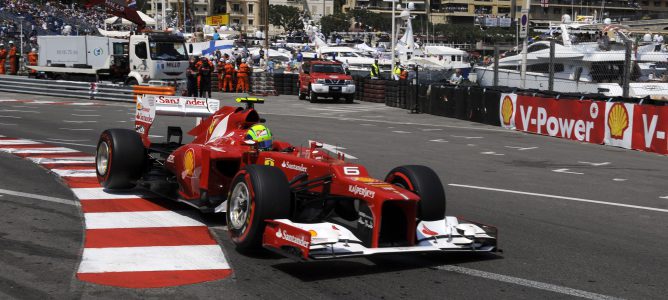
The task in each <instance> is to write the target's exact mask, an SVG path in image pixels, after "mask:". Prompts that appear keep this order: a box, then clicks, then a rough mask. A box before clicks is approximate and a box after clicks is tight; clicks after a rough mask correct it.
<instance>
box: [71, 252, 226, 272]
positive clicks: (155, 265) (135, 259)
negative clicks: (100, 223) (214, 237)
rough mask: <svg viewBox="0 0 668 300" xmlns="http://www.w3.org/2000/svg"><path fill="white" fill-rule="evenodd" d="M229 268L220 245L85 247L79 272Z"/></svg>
mask: <svg viewBox="0 0 668 300" xmlns="http://www.w3.org/2000/svg"><path fill="white" fill-rule="evenodd" d="M229 268H230V266H229V264H228V263H227V260H226V259H225V256H224V255H223V252H222V251H220V246H218V245H194V246H160V247H119V248H84V252H83V255H82V259H81V265H80V266H79V273H106V272H141V271H178V270H211V269H229Z"/></svg>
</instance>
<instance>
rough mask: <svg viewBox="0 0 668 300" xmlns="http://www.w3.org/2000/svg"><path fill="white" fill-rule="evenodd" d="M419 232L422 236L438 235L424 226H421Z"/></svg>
mask: <svg viewBox="0 0 668 300" xmlns="http://www.w3.org/2000/svg"><path fill="white" fill-rule="evenodd" d="M420 231H422V233H423V234H424V235H438V232H436V231H433V230H431V229H429V228H427V226H424V224H422V230H420Z"/></svg>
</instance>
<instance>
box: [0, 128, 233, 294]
mask: <svg viewBox="0 0 668 300" xmlns="http://www.w3.org/2000/svg"><path fill="white" fill-rule="evenodd" d="M0 151H2V152H8V153H11V154H14V155H16V156H19V157H23V158H26V159H29V160H30V161H32V162H34V163H36V164H39V165H41V166H42V167H44V168H46V169H49V170H51V171H52V172H53V173H55V174H57V175H58V176H60V177H61V179H62V180H63V181H64V182H65V183H66V184H67V185H68V186H69V187H70V188H71V189H72V192H73V193H74V195H75V196H76V197H77V198H79V202H80V204H81V210H82V212H83V215H84V221H85V231H86V232H85V242H84V250H83V254H82V258H81V264H80V265H79V270H78V271H77V277H78V278H79V279H80V280H83V281H88V282H92V283H97V284H103V285H111V286H119V287H128V288H157V287H168V286H177V285H185V284H193V283H199V282H205V281H211V280H217V279H222V278H225V277H228V276H230V275H231V274H232V269H231V268H230V266H229V264H228V263H227V260H226V258H225V255H224V254H223V251H222V249H221V247H220V246H219V245H218V242H216V240H215V239H214V238H213V237H212V236H211V234H210V233H209V229H208V227H207V226H206V225H205V224H203V223H202V222H200V221H198V220H196V219H194V218H191V217H189V216H188V213H192V212H191V211H182V212H181V211H178V210H175V209H173V208H174V207H176V205H175V204H174V203H172V202H170V201H169V200H165V199H160V198H156V197H151V195H142V194H141V192H139V191H134V190H133V191H128V192H127V193H109V192H106V191H105V190H104V189H103V188H102V187H101V186H100V184H99V183H98V181H97V177H96V175H95V157H93V156H90V155H88V154H86V153H83V152H80V151H77V150H74V149H70V148H65V147H56V146H52V145H48V144H43V143H41V142H36V141H31V140H26V139H15V138H6V137H3V136H1V135H0Z"/></svg>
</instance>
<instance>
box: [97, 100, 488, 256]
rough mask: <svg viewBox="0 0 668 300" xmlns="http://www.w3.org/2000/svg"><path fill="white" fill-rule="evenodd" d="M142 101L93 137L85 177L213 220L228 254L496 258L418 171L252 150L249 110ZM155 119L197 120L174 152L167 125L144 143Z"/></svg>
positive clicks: (178, 135) (177, 136) (318, 150)
mask: <svg viewBox="0 0 668 300" xmlns="http://www.w3.org/2000/svg"><path fill="white" fill-rule="evenodd" d="M237 102H240V103H244V104H245V107H232V106H225V107H222V108H219V105H220V102H219V101H218V100H214V99H204V98H184V97H169V96H154V95H144V96H143V97H141V98H140V99H138V101H137V109H136V118H135V119H136V121H135V130H129V129H108V130H105V131H104V132H103V133H102V134H101V136H100V139H99V142H98V144H97V154H96V169H97V177H98V180H99V182H100V183H101V185H102V186H103V187H105V188H106V189H108V190H114V189H128V188H133V187H135V186H136V185H138V186H140V187H142V188H145V189H149V190H151V191H152V192H154V193H156V194H158V195H161V196H164V197H167V198H170V199H173V200H175V201H179V202H183V203H186V204H188V205H191V206H194V207H196V208H198V209H200V210H201V211H203V212H225V213H226V220H227V226H228V231H229V234H230V236H231V240H232V241H233V243H234V244H235V245H236V247H237V249H238V250H239V251H242V252H243V251H250V250H254V249H260V248H262V247H264V248H266V249H269V250H272V251H275V252H278V253H280V254H283V255H285V256H292V257H297V258H301V259H304V260H317V259H329V258H341V257H351V256H365V255H374V254H383V253H405V252H431V251H480V252H492V251H496V249H497V239H496V237H497V230H496V228H494V227H492V226H488V225H483V224H479V223H475V222H471V221H466V220H464V219H461V218H457V217H446V215H445V207H446V202H445V201H446V200H445V192H444V189H443V186H442V184H441V181H440V179H439V178H438V176H437V174H436V173H435V172H434V171H433V170H431V169H430V168H428V167H425V166H418V165H406V166H400V167H397V168H394V169H393V170H391V171H390V172H389V173H388V174H387V176H386V177H385V179H384V180H380V179H375V178H372V177H370V176H369V174H368V172H367V170H366V169H365V167H364V166H362V165H359V164H354V163H349V162H346V161H345V155H343V154H342V153H337V154H335V155H330V154H328V153H326V152H325V151H324V149H323V148H322V144H321V143H318V142H310V145H308V146H306V147H295V146H293V145H291V144H289V143H287V142H283V141H277V140H273V143H271V146H270V148H268V149H265V148H262V149H261V148H260V147H258V144H257V143H256V142H255V141H253V140H249V139H248V137H247V132H248V130H249V128H251V126H253V127H255V126H256V125H257V124H262V123H264V119H262V118H260V115H259V114H258V112H257V111H256V110H255V109H254V104H256V103H262V102H264V100H262V99H255V98H239V99H237ZM156 115H172V116H190V117H201V118H203V119H201V121H200V122H199V123H198V124H197V125H196V126H195V127H194V128H193V129H191V130H190V131H189V132H188V134H190V135H192V136H194V140H193V141H192V142H191V143H186V144H184V143H182V139H183V134H182V131H181V129H180V128H178V127H168V130H167V141H166V142H164V143H154V142H151V141H150V140H149V135H148V133H149V130H150V127H151V125H152V124H153V122H154V120H155V117H156Z"/></svg>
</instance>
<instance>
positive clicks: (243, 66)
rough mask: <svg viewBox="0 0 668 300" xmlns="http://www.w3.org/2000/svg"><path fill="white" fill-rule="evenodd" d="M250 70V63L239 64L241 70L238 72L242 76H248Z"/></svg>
mask: <svg viewBox="0 0 668 300" xmlns="http://www.w3.org/2000/svg"><path fill="white" fill-rule="evenodd" d="M248 71H249V70H248V65H247V64H245V63H241V64H240V65H239V72H238V73H239V75H241V76H246V75H248Z"/></svg>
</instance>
